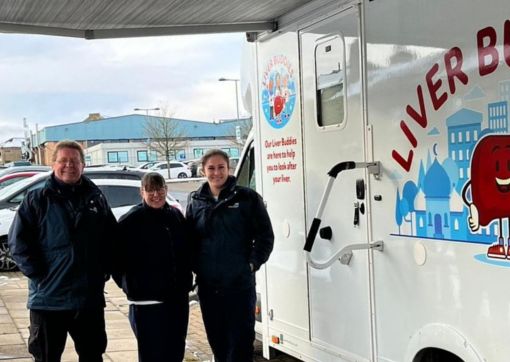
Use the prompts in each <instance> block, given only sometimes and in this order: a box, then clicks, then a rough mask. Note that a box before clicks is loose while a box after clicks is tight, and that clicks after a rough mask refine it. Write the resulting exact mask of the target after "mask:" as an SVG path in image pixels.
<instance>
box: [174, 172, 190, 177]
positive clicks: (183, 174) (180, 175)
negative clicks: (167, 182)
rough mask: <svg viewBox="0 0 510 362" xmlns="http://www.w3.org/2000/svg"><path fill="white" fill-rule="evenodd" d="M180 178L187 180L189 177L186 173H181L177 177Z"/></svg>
mask: <svg viewBox="0 0 510 362" xmlns="http://www.w3.org/2000/svg"><path fill="white" fill-rule="evenodd" d="M177 177H178V178H187V177H188V175H186V174H185V173H184V172H181V173H180V174H178V175H177Z"/></svg>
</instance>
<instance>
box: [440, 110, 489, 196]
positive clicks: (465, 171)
mask: <svg viewBox="0 0 510 362" xmlns="http://www.w3.org/2000/svg"><path fill="white" fill-rule="evenodd" d="M482 120H483V115H482V113H480V112H475V111H472V110H470V109H466V108H463V109H461V110H459V111H457V112H455V113H454V114H452V115H451V116H450V117H448V118H447V119H446V126H447V128H448V155H449V157H450V158H451V159H452V160H453V161H455V163H456V164H457V166H458V168H459V180H458V182H457V184H456V185H455V188H456V189H457V192H459V193H460V192H461V190H462V187H463V186H464V184H465V183H466V181H467V180H468V179H469V176H470V164H471V155H472V152H473V148H474V146H475V144H476V142H477V141H478V139H479V137H480V134H481V130H482Z"/></svg>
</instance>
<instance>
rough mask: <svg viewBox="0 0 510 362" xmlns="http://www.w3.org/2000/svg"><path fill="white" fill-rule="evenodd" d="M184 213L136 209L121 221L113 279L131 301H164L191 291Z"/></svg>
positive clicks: (169, 207) (170, 210) (168, 208)
mask: <svg viewBox="0 0 510 362" xmlns="http://www.w3.org/2000/svg"><path fill="white" fill-rule="evenodd" d="M186 227H187V225H186V223H185V220H184V216H183V215H182V214H181V212H180V211H179V210H177V209H175V208H173V207H171V206H169V205H168V204H165V206H164V207H163V208H162V209H154V208H151V207H149V206H148V205H147V204H145V203H141V204H139V205H137V206H134V207H133V208H132V209H131V210H130V211H129V212H128V213H127V214H125V215H124V216H122V217H121V218H120V220H119V230H120V232H119V236H120V237H119V238H118V239H117V241H116V244H115V249H114V250H115V255H116V257H115V258H116V263H115V265H116V267H115V272H114V274H113V278H114V280H115V282H116V283H117V285H118V286H119V287H121V288H122V289H123V291H124V292H125V293H126V295H127V297H128V299H129V300H132V301H143V300H157V301H165V300H168V298H172V296H175V295H176V293H188V292H189V290H190V289H191V280H192V276H191V265H190V256H191V254H190V242H189V232H187V229H186Z"/></svg>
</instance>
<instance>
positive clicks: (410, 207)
mask: <svg viewBox="0 0 510 362" xmlns="http://www.w3.org/2000/svg"><path fill="white" fill-rule="evenodd" d="M417 194H418V187H416V184H415V183H414V182H413V181H407V182H406V183H405V185H404V188H403V190H402V203H403V205H402V208H401V210H400V214H401V215H402V217H403V218H404V221H405V222H408V223H409V224H410V225H411V235H412V234H413V212H414V211H415V209H414V200H415V199H416V195H417ZM404 201H405V203H404ZM407 214H409V219H407V218H406V216H407Z"/></svg>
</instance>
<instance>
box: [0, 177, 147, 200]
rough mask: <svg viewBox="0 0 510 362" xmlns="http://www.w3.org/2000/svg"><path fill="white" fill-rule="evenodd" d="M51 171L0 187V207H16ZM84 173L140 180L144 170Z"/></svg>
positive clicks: (42, 182)
mask: <svg viewBox="0 0 510 362" xmlns="http://www.w3.org/2000/svg"><path fill="white" fill-rule="evenodd" d="M50 174H51V172H42V173H40V174H38V175H34V176H32V177H29V178H26V179H24V180H21V181H19V182H17V183H15V184H12V185H9V186H6V187H4V188H3V189H0V209H9V208H16V207H17V206H18V205H19V204H20V203H21V201H22V200H23V198H24V197H25V195H26V194H27V192H28V191H30V190H33V189H38V188H40V187H43V185H44V183H45V182H46V180H47V179H48V177H49V176H50ZM84 174H85V175H86V176H87V177H89V178H91V179H93V180H97V179H104V178H107V179H119V180H137V181H140V180H141V179H142V177H143V175H145V172H143V171H140V170H112V169H97V168H92V169H85V170H84Z"/></svg>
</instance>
